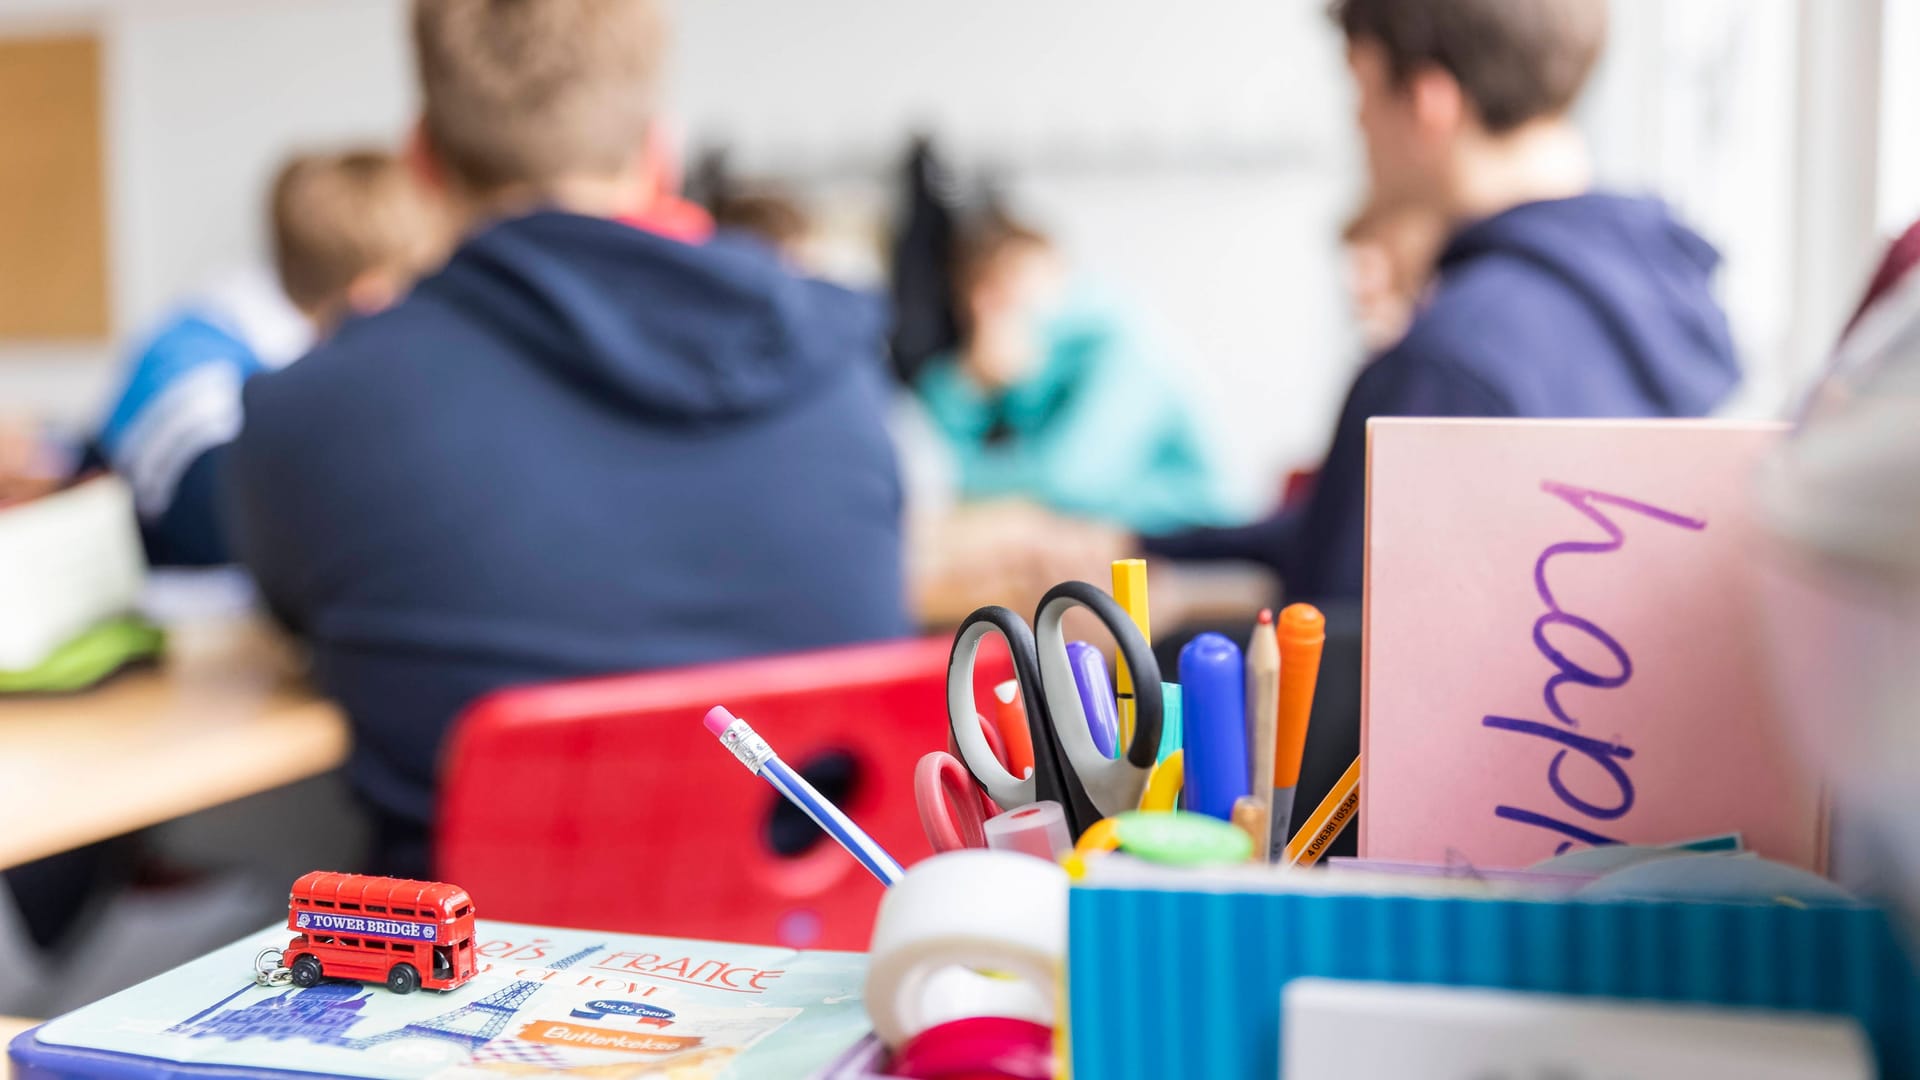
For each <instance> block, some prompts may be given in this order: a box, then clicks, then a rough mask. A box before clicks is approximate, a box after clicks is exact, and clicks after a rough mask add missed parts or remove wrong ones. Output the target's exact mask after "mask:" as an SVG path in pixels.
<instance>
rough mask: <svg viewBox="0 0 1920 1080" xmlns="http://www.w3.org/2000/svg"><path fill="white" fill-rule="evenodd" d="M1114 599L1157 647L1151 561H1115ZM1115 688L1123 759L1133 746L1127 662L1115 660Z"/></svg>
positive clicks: (1142, 633) (1120, 751)
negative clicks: (1150, 620)
mask: <svg viewBox="0 0 1920 1080" xmlns="http://www.w3.org/2000/svg"><path fill="white" fill-rule="evenodd" d="M1113 598H1114V599H1115V600H1117V601H1119V602H1120V606H1121V607H1122V608H1125V609H1126V612H1127V614H1128V615H1130V616H1132V617H1133V625H1135V626H1137V627H1139V628H1140V636H1141V637H1143V638H1145V639H1146V640H1147V644H1149V645H1151V644H1153V630H1152V628H1151V627H1150V626H1149V625H1148V624H1147V560H1145V559H1115V560H1114V561H1113ZM1113 659H1114V664H1113V667H1114V672H1113V686H1114V689H1115V690H1116V691H1117V693H1116V695H1115V696H1116V697H1118V698H1119V703H1120V745H1119V747H1118V749H1119V756H1120V757H1126V756H1127V748H1128V747H1130V746H1132V745H1133V674H1132V673H1131V672H1129V671H1128V670H1127V658H1126V657H1124V656H1117V655H1116V656H1115V657H1114V658H1113Z"/></svg>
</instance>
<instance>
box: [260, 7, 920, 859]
mask: <svg viewBox="0 0 1920 1080" xmlns="http://www.w3.org/2000/svg"><path fill="white" fill-rule="evenodd" d="M413 33H414V44H415V50H416V59H417V62H418V68H419V76H420V85H421V91H422V104H423V112H422V116H421V119H420V123H419V127H418V133H417V137H416V140H415V150H414V158H415V160H416V161H417V162H418V164H419V171H420V172H421V173H422V174H423V175H424V176H426V177H427V178H428V179H429V180H430V182H431V183H432V184H433V185H434V186H435V188H436V190H437V191H438V192H439V194H440V196H441V198H442V200H443V201H444V202H445V203H446V204H447V205H448V207H450V208H451V210H452V212H453V213H454V214H455V215H456V217H457V219H458V220H459V222H460V223H461V225H462V226H463V228H464V231H465V233H466V238H465V240H464V242H463V243H462V244H461V246H460V247H459V249H458V250H457V251H455V253H454V254H453V256H452V258H451V259H450V260H449V261H448V263H447V265H446V267H445V268H444V269H443V270H441V271H440V272H439V273H437V274H435V275H433V276H432V277H429V278H427V279H426V280H425V281H423V282H421V283H420V285H419V286H418V287H417V288H416V289H415V290H414V292H413V293H412V295H410V296H409V297H408V298H407V299H405V300H404V301H402V302H401V303H399V304H398V305H396V306H395V307H393V308H391V309H389V310H388V311H386V312H384V313H382V314H381V315H378V316H376V317H374V318H370V319H364V320H359V321H357V322H355V323H353V324H351V325H349V326H348V327H346V328H345V329H344V330H343V331H342V332H341V333H340V334H339V335H338V336H336V337H335V338H334V339H333V340H332V341H330V342H328V343H327V344H326V345H324V346H322V347H321V348H319V349H317V350H315V351H314V353H313V354H312V355H311V356H309V357H308V358H307V359H305V360H303V361H302V362H301V363H300V364H298V365H296V366H294V367H292V368H290V369H288V370H287V371H285V372H282V373H279V374H276V375H273V376H270V377H267V378H262V379H258V380H256V381H254V382H253V383H252V384H250V385H249V386H248V388H247V425H246V429H245V431H244V432H243V433H242V434H241V436H240V439H239V441H238V442H237V443H236V444H235V446H234V450H233V469H232V474H231V479H232V481H233V483H232V487H231V494H232V508H233V516H234V518H235V519H236V523H237V530H236V538H235V539H236V543H237V545H238V547H239V550H240V552H241V553H242V555H243V556H244V558H245V560H246V562H247V564H248V566H249V567H251V568H252V569H253V571H254V573H255V575H256V577H257V578H258V580H259V583H260V587H261V590H262V592H263V593H264V594H265V596H266V598H267V599H268V600H269V601H270V602H271V603H272V604H273V606H274V607H275V609H276V610H277V611H278V612H279V613H280V614H281V615H282V616H283V617H284V618H285V619H286V620H288V621H289V622H290V623H291V624H292V625H293V626H294V627H295V628H296V629H298V630H299V631H300V632H302V633H304V634H305V635H306V636H307V637H308V638H309V639H310V641H311V643H312V646H313V651H314V658H315V664H314V667H315V672H316V674H317V676H318V678H319V680H320V682H321V684H322V686H323V688H324V689H325V690H327V691H328V692H329V693H331V694H333V695H334V696H336V697H338V698H339V699H340V700H341V701H342V702H343V703H344V705H345V706H346V709H347V711H348V714H349V715H350V717H351V719H352V721H353V725H354V731H355V736H356V738H355V747H354V752H353V756H352V759H351V761H350V763H349V766H348V772H349V778H350V780H351V781H352V782H353V784H354V785H355V787H356V788H357V790H358V791H359V792H360V793H361V795H362V796H364V797H365V798H366V799H367V800H368V801H369V802H370V803H371V804H372V806H373V808H374V809H375V811H376V812H377V818H378V826H379V846H380V851H381V857H380V863H381V866H380V869H382V870H385V871H388V872H398V873H413V874H421V873H425V872H426V870H427V861H428V853H427V850H426V840H427V835H428V827H429V825H430V822H431V819H432V816H433V806H434V778H435V777H434V773H435V764H436V761H437V759H438V753H439V746H440V740H441V737H442V735H443V734H444V733H445V731H446V730H447V727H448V725H449V723H451V721H452V720H453V718H454V716H455V715H456V714H457V713H459V712H460V710H461V709H463V708H464V707H465V706H466V705H467V704H468V703H469V702H470V701H472V700H473V699H474V698H475V697H477V696H479V695H481V694H483V693H486V692H487V691H489V690H492V689H494V688H497V687H502V686H506V685H510V684H516V683H528V682H538V681H544V680H550V679H557V678H565V677H572V676H583V675H591V674H598V673H607V672H616V671H631V670H638V669H646V668H657V667H669V666H677V665H685V664H697V663H702V662H707V661H714V660H722V659H727V658H732V657H740V656H746V655H750V654H755V653H769V652H779V651H788V650H799V649H808V648H815V647H822V646H828V645H836V644H843V643H849V642H857V641H865V640H871V639H875V638H885V637H891V636H895V635H899V634H904V633H906V632H907V631H908V629H909V624H908V622H907V618H906V614H905V601H904V597H903V582H902V574H901V550H900V548H901V542H900V528H901V525H900V510H901V491H900V484H899V480H898V477H897V476H896V474H895V470H894V462H893V456H892V450H891V447H890V445H889V442H888V438H887V433H886V430H885V428H884V426H883V404H882V403H883V400H884V399H883V393H882V390H883V386H884V383H883V374H884V372H883V367H882V364H883V356H882V340H883V333H884V329H885V327H884V323H883V319H882V314H881V309H880V306H879V305H878V304H877V303H874V302H871V301H870V300H868V299H867V298H865V297H861V296H858V295H856V294H853V293H850V292H847V291H845V290H842V289H838V288H835V287H833V286H830V285H827V284H824V283H822V282H817V281H810V280H804V279H801V278H799V277H796V276H794V275H793V274H791V273H790V272H788V271H787V270H786V269H785V268H783V267H782V265H781V264H780V261H779V259H778V258H777V257H776V256H775V255H774V254H773V253H772V252H771V251H769V250H768V249H767V248H766V247H765V245H762V244H759V243H756V242H752V241H732V240H729V239H727V238H725V237H716V238H715V239H713V240H710V241H707V242H704V243H688V242H685V241H683V240H679V239H674V238H672V237H669V236H665V235H661V234H659V233H658V232H654V231H649V230H647V229H644V228H639V227H635V226H634V225H630V224H624V223H623V222H646V221H648V220H650V218H649V210H650V209H651V208H652V207H653V206H654V205H655V204H656V203H657V202H658V201H659V199H660V197H661V196H662V195H663V193H662V192H661V191H659V190H658V187H659V185H658V183H657V181H656V180H655V179H654V178H656V177H658V176H659V175H660V174H661V170H659V169H656V168H652V167H650V166H651V165H652V164H653V162H652V160H651V158H650V155H651V154H653V153H654V151H653V150H652V149H650V145H651V142H650V139H649V137H648V136H649V131H650V128H651V125H652V123H653V117H654V109H655V102H656V99H657V97H658V89H659V83H660V71H659V67H660V61H661V55H662V52H663V47H664V31H663V28H662V25H661V20H660V16H659V11H658V5H657V4H655V3H652V2H649V0H417V2H416V3H415V4H414V8H413ZM849 722H850V723H852V722H866V721H864V720H852V719H850V720H849ZM522 794H526V793H522ZM541 794H542V795H543V796H546V795H551V796H552V797H564V793H557V792H556V793H541Z"/></svg>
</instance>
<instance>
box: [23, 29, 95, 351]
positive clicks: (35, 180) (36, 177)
mask: <svg viewBox="0 0 1920 1080" xmlns="http://www.w3.org/2000/svg"><path fill="white" fill-rule="evenodd" d="M102 162H103V150H102V146H101V118H100V47H99V43H98V42H97V41H96V40H95V39H93V38H92V37H33V38H15V39H11V40H0V341H5V340H8V339H13V340H39V341H46V340H62V339H64V340H99V339H102V338H105V337H106V336H107V331H108V301H107V257H106V246H107V228H106V200H105V194H104V191H105V181H104V178H103V175H102Z"/></svg>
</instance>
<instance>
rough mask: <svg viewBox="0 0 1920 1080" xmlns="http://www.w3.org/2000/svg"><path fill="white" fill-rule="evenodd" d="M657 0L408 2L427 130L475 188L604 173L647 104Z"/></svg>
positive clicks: (622, 156)
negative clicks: (411, 12) (412, 6)
mask: <svg viewBox="0 0 1920 1080" xmlns="http://www.w3.org/2000/svg"><path fill="white" fill-rule="evenodd" d="M665 37H666V28H665V21H664V19H663V18H662V16H661V14H660V9H659V5H658V4H657V3H655V2H654V0H415V3H414V8H413V38H414V51H415V55H416V59H417V62H418V65H419V71H420V90H421V98H422V101H423V103H424V106H423V107H424V110H425V115H424V121H423V124H424V133H425V135H426V139H427V141H428V143H429V145H430V146H431V147H432V149H433V151H434V153H435V155H436V156H437V157H438V158H439V159H440V160H441V162H442V163H443V164H444V165H445V167H446V168H447V169H448V170H449V172H451V173H452V175H453V178H454V179H455V180H457V181H459V182H460V183H461V184H462V185H463V186H465V187H466V188H468V189H469V190H471V191H473V192H475V193H477V194H483V195H484V194H491V193H493V192H497V191H500V190H501V189H504V188H509V187H529V188H532V189H534V190H536V191H539V190H544V189H546V188H547V187H548V186H549V185H550V184H551V183H552V182H553V181H554V180H556V179H559V178H562V177H567V176H573V175H582V174H585V175H593V176H612V175H615V174H617V173H618V172H619V171H620V170H621V169H622V168H624V167H625V166H626V165H627V164H628V163H629V162H631V161H632V160H633V157H634V155H635V154H636V153H638V152H639V150H640V148H641V145H642V144H643V143H644V142H645V139H646V134H647V127H648V124H649V123H650V122H651V121H652V118H653V111H654V108H655V105H656V100H655V98H656V95H657V93H658V82H659V78H660V61H661V55H662V53H663V51H664V43H665Z"/></svg>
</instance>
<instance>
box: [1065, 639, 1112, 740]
mask: <svg viewBox="0 0 1920 1080" xmlns="http://www.w3.org/2000/svg"><path fill="white" fill-rule="evenodd" d="M1067 664H1068V666H1070V667H1072V668H1073V685H1074V688H1075V689H1076V690H1079V691H1080V707H1081V708H1082V709H1083V710H1085V711H1086V714H1087V730H1088V731H1089V732H1091V733H1092V735H1093V745H1094V746H1096V747H1098V748H1099V750H1100V752H1101V753H1103V754H1105V755H1107V756H1108V757H1113V756H1114V746H1115V745H1116V744H1117V743H1119V741H1120V707H1119V705H1118V704H1117V703H1116V702H1115V701H1114V697H1113V683H1111V682H1109V681H1108V680H1107V658H1106V657H1105V656H1102V655H1101V654H1100V650H1099V649H1096V648H1094V647H1093V646H1092V645H1089V644H1087V643H1086V642H1084V641H1070V642H1068V643H1067Z"/></svg>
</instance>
